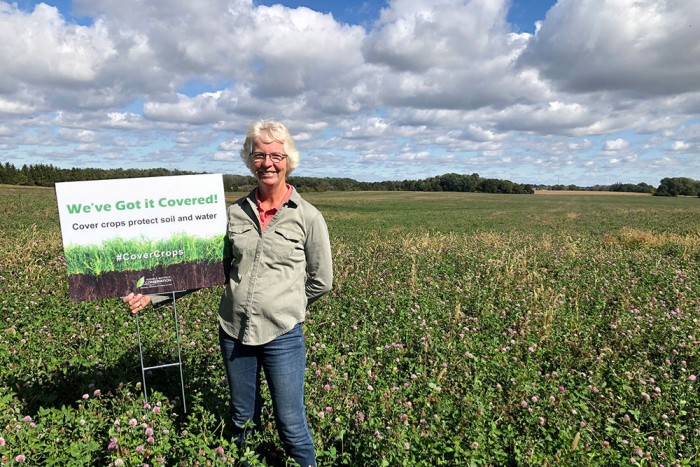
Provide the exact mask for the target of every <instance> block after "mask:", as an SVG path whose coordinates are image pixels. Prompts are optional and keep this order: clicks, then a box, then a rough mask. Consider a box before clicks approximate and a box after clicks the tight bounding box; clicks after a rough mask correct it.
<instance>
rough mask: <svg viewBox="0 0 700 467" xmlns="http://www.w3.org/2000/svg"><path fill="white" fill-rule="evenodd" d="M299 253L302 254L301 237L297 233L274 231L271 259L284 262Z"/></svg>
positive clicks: (279, 229) (302, 244) (282, 230)
mask: <svg viewBox="0 0 700 467" xmlns="http://www.w3.org/2000/svg"><path fill="white" fill-rule="evenodd" d="M299 252H301V253H302V254H303V252H304V242H303V236H302V235H301V234H300V233H299V232H295V231H293V230H289V229H285V228H277V229H275V235H274V236H273V237H272V248H271V252H270V253H271V256H272V257H273V258H275V259H277V260H284V259H287V258H290V257H291V256H293V255H294V254H295V253H299Z"/></svg>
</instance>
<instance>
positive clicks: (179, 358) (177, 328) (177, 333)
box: [136, 292, 187, 413]
mask: <svg viewBox="0 0 700 467" xmlns="http://www.w3.org/2000/svg"><path fill="white" fill-rule="evenodd" d="M175 294H176V292H172V298H173V317H174V319H175V336H176V339H175V340H176V342H177V362H176V363H167V364H163V365H155V366H144V364H143V349H142V347H141V327H140V325H139V313H136V333H137V334H138V337H139V355H140V357H141V378H142V380H143V396H144V398H145V400H146V403H148V391H147V390H146V371H148V370H154V369H157V368H168V367H172V366H177V367H180V388H181V389H182V407H183V411H184V413H187V402H186V401H185V378H184V376H183V374H182V353H181V350H180V326H179V322H178V316H177V305H176V303H175Z"/></svg>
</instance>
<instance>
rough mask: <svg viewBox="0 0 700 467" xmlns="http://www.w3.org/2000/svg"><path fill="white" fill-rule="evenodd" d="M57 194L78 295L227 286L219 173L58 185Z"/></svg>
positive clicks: (75, 295)
mask: <svg viewBox="0 0 700 467" xmlns="http://www.w3.org/2000/svg"><path fill="white" fill-rule="evenodd" d="M56 199H57V202H58V211H59V218H60V222H61V234H62V237H63V247H64V254H65V257H66V265H67V267H68V276H69V285H70V295H71V298H73V299H74V300H94V299H98V298H108V297H118V296H123V295H124V294H127V293H129V292H141V293H165V292H172V291H178V290H186V289H192V288H201V287H209V286H213V285H220V284H223V282H224V274H223V248H224V238H225V235H226V199H225V194H224V185H223V177H222V175H221V174H216V175H209V174H207V175H180V176H171V177H149V178H129V179H117V180H99V181H84V182H66V183H57V184H56Z"/></svg>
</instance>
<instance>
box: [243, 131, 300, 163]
mask: <svg viewBox="0 0 700 467" xmlns="http://www.w3.org/2000/svg"><path fill="white" fill-rule="evenodd" d="M256 139H260V141H262V142H263V143H272V142H277V143H282V144H283V145H284V153H285V154H287V175H289V174H290V173H292V171H293V170H294V169H296V168H297V166H298V165H299V151H297V147H296V145H295V144H294V140H293V139H292V135H291V134H289V130H288V129H287V127H286V126H284V124H283V123H280V122H276V121H274V120H258V121H256V122H253V123H252V124H251V125H250V128H248V134H247V135H246V137H245V142H244V143H243V148H242V149H241V159H243V162H244V163H245V165H246V167H248V169H249V170H250V171H251V172H252V173H253V175H255V167H254V166H253V161H252V159H251V158H250V153H251V152H252V151H253V144H254V143H255V140H256Z"/></svg>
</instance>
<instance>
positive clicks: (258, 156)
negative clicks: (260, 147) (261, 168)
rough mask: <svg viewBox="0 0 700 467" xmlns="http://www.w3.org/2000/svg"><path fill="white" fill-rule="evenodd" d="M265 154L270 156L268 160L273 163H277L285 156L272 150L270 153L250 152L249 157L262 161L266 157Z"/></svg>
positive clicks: (255, 160) (254, 160)
mask: <svg viewBox="0 0 700 467" xmlns="http://www.w3.org/2000/svg"><path fill="white" fill-rule="evenodd" d="M267 156H270V160H271V161H272V162H274V163H275V164H279V163H280V162H282V161H283V160H284V159H285V158H286V157H287V155H286V154H280V153H279V152H273V153H270V154H266V153H264V152H251V153H250V158H251V159H252V160H253V162H262V161H264V160H265V159H266V158H267Z"/></svg>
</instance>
